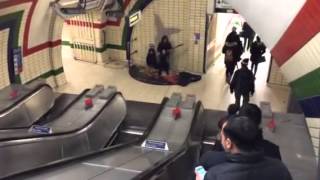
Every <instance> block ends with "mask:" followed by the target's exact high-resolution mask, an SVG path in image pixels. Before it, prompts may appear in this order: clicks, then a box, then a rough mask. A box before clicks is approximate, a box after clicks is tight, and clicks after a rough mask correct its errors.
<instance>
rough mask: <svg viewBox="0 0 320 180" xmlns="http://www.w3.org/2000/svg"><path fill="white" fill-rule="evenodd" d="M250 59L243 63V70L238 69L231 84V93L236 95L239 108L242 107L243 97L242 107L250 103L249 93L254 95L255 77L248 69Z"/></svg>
mask: <svg viewBox="0 0 320 180" xmlns="http://www.w3.org/2000/svg"><path fill="white" fill-rule="evenodd" d="M248 62H249V59H244V60H242V62H241V68H240V69H238V70H237V71H236V72H235V74H234V76H233V78H232V81H231V83H230V92H231V93H233V92H234V94H235V99H236V102H235V104H236V105H237V106H238V107H241V106H240V99H241V96H242V97H243V103H242V105H245V104H248V103H249V93H251V95H253V94H254V75H253V74H252V72H251V71H250V70H249V69H248V67H247V66H248Z"/></svg>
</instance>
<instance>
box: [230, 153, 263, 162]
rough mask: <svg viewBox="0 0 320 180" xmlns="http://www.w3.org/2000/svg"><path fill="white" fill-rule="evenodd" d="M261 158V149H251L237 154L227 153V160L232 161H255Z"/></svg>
mask: <svg viewBox="0 0 320 180" xmlns="http://www.w3.org/2000/svg"><path fill="white" fill-rule="evenodd" d="M261 160H263V152H262V151H253V152H246V153H239V154H230V153H228V154H227V161H228V162H233V163H257V162H259V161H261Z"/></svg>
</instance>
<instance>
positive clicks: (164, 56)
mask: <svg viewBox="0 0 320 180" xmlns="http://www.w3.org/2000/svg"><path fill="white" fill-rule="evenodd" d="M171 49H172V45H171V43H170V41H169V38H168V36H163V37H162V38H161V42H160V43H159V45H158V48H157V50H158V52H159V60H160V62H159V67H158V68H159V76H161V73H162V71H165V72H166V73H167V75H169V69H170V64H169V56H170V50H171Z"/></svg>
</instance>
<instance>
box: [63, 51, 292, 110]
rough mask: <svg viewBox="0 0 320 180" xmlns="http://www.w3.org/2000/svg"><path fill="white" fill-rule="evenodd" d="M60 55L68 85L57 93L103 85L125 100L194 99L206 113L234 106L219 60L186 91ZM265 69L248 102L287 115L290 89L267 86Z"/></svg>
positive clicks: (265, 67) (262, 67)
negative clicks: (266, 104) (265, 104)
mask: <svg viewBox="0 0 320 180" xmlns="http://www.w3.org/2000/svg"><path fill="white" fill-rule="evenodd" d="M62 51H63V53H62V54H63V66H64V69H65V74H66V78H67V81H68V83H67V84H66V85H64V86H63V87H60V88H59V89H58V91H60V92H69V93H79V92H81V91H82V90H83V89H85V88H91V87H93V86H94V85H95V84H104V85H114V86H116V87H117V88H118V90H119V91H121V92H122V93H123V95H124V96H125V98H126V99H128V100H136V101H143V102H155V103H159V102H161V100H162V98H163V97H164V96H170V95H171V93H173V92H181V93H183V94H195V95H197V97H198V98H199V100H201V101H202V103H203V104H204V106H205V108H209V109H219V110H225V109H226V108H227V106H228V105H229V104H230V103H233V102H234V96H233V95H231V94H230V92H229V86H228V85H227V84H226V83H225V78H224V71H225V69H224V64H223V59H222V58H220V59H219V60H218V61H216V63H215V65H214V66H212V67H211V68H210V69H209V71H208V73H207V74H205V75H204V76H203V79H202V80H201V81H199V82H196V83H193V84H190V85H189V86H187V87H180V86H155V85H149V84H144V83H141V82H138V81H136V80H134V79H132V78H131V77H130V76H129V74H128V69H127V68H108V67H105V66H103V65H96V64H90V63H86V62H80V61H75V60H73V56H72V51H71V49H70V48H69V47H67V46H64V47H63V48H62ZM268 69H269V63H267V62H266V63H262V64H261V65H260V66H259V70H258V73H257V78H256V93H255V95H254V96H253V97H252V98H251V100H250V101H251V102H253V103H257V104H260V101H269V102H271V106H272V110H273V111H275V112H286V108H287V101H288V100H287V99H288V93H289V89H288V88H287V87H281V86H270V85H267V84H266V79H267V71H268Z"/></svg>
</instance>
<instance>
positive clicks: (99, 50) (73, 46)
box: [61, 41, 124, 53]
mask: <svg viewBox="0 0 320 180" xmlns="http://www.w3.org/2000/svg"><path fill="white" fill-rule="evenodd" d="M61 44H62V45H65V46H70V47H71V48H73V49H83V50H87V51H94V49H92V47H91V46H81V47H78V46H75V45H74V44H72V43H71V42H69V41H62V43H61ZM107 49H118V50H124V49H123V48H122V46H121V45H114V44H105V45H104V46H103V47H102V48H101V47H96V52H98V53H103V52H104V51H105V50H107Z"/></svg>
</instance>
